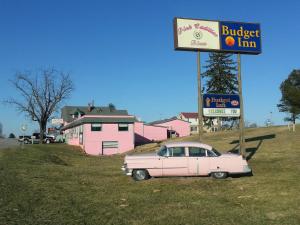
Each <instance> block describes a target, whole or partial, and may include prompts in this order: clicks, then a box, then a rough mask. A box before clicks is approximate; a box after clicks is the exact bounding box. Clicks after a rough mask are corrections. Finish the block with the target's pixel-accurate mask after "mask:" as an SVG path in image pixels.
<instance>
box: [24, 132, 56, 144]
mask: <svg viewBox="0 0 300 225" xmlns="http://www.w3.org/2000/svg"><path fill="white" fill-rule="evenodd" d="M54 141H55V138H54V137H52V136H50V135H47V134H44V139H43V143H46V144H50V143H53V142H54ZM19 142H24V144H31V143H34V144H35V143H39V142H40V133H33V134H32V135H31V136H29V135H24V136H23V135H21V136H19Z"/></svg>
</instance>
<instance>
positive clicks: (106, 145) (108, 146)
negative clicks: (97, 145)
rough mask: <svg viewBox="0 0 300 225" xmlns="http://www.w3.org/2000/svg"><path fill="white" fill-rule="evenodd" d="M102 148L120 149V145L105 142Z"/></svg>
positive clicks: (113, 142) (114, 142)
mask: <svg viewBox="0 0 300 225" xmlns="http://www.w3.org/2000/svg"><path fill="white" fill-rule="evenodd" d="M102 147H103V148H118V147H119V143H118V142H117V141H103V142H102Z"/></svg>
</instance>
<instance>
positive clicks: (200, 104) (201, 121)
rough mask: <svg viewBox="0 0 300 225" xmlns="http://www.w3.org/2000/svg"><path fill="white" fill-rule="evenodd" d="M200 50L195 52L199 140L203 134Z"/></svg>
mask: <svg viewBox="0 0 300 225" xmlns="http://www.w3.org/2000/svg"><path fill="white" fill-rule="evenodd" d="M200 59H201V58H200V51H198V52H197V75H198V76H197V80H198V134H199V141H201V139H202V134H203V111H202V109H203V102H202V93H201V62H200Z"/></svg>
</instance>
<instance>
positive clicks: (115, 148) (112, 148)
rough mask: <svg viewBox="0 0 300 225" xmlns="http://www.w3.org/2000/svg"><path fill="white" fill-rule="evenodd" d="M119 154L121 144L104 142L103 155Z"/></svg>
mask: <svg viewBox="0 0 300 225" xmlns="http://www.w3.org/2000/svg"><path fill="white" fill-rule="evenodd" d="M118 152H119V142H117V141H102V155H113V154H117V153H118Z"/></svg>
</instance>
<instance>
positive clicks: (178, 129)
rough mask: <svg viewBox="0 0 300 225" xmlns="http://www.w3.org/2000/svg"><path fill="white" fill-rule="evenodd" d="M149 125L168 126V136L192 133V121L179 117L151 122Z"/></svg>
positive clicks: (183, 135)
mask: <svg viewBox="0 0 300 225" xmlns="http://www.w3.org/2000/svg"><path fill="white" fill-rule="evenodd" d="M149 125H155V126H162V127H167V129H168V138H170V137H185V136H189V135H190V123H189V122H187V121H184V120H181V119H179V118H177V117H172V118H170V119H164V120H158V121H154V122H151V123H149Z"/></svg>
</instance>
